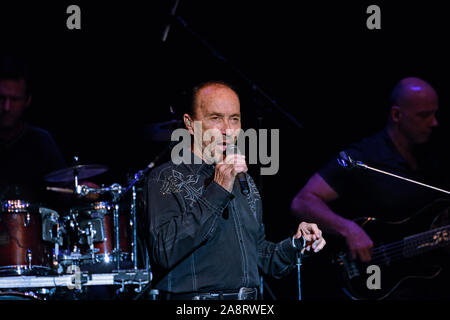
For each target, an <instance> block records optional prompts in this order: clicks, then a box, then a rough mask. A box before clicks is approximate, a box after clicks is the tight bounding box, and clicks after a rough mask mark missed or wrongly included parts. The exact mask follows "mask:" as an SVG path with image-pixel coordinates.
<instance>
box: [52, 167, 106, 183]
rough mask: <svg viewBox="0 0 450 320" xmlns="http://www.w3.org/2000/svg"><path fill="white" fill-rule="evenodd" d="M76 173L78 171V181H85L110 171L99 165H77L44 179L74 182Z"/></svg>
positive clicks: (57, 171) (55, 172) (54, 172)
mask: <svg viewBox="0 0 450 320" xmlns="http://www.w3.org/2000/svg"><path fill="white" fill-rule="evenodd" d="M75 171H77V174H78V180H83V179H87V178H91V177H94V176H97V175H99V174H102V173H104V172H106V171H108V167H107V166H103V165H99V164H84V165H77V166H74V167H69V168H64V169H60V170H56V171H53V172H50V173H49V174H47V175H46V176H45V177H44V180H45V181H47V182H72V181H73V180H74V178H75V177H74V173H75Z"/></svg>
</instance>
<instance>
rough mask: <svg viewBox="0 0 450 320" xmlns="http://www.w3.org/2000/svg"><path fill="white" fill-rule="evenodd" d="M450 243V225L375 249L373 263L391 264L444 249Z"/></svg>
mask: <svg viewBox="0 0 450 320" xmlns="http://www.w3.org/2000/svg"><path fill="white" fill-rule="evenodd" d="M449 241H450V225H447V226H443V227H440V228H436V229H433V230H429V231H426V232H422V233H418V234H415V235H412V236H409V237H406V238H403V240H401V241H398V242H393V243H389V244H387V245H383V246H380V247H377V248H374V255H373V257H372V258H373V262H376V263H380V264H389V263H390V262H392V261H393V260H398V259H401V258H408V257H413V256H417V255H421V254H423V253H426V252H428V251H431V250H434V249H437V248H441V247H444V246H446V245H448V244H449Z"/></svg>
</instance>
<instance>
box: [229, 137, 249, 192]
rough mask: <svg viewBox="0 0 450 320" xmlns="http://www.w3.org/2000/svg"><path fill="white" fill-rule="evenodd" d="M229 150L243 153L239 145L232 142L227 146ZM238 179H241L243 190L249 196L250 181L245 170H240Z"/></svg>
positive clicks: (240, 183)
mask: <svg viewBox="0 0 450 320" xmlns="http://www.w3.org/2000/svg"><path fill="white" fill-rule="evenodd" d="M227 149H228V150H227V151H228V152H229V153H230V154H241V153H240V151H239V148H238V146H237V145H235V144H230V145H228V146H227ZM236 179H238V181H239V185H240V187H241V192H242V194H243V195H244V196H247V195H249V194H250V189H249V187H248V182H247V176H246V175H245V173H244V172H239V173H238V174H237V176H236Z"/></svg>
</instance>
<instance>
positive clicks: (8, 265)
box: [0, 200, 52, 275]
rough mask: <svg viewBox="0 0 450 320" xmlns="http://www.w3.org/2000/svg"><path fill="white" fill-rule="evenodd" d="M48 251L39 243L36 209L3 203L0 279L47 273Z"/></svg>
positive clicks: (47, 246)
mask: <svg viewBox="0 0 450 320" xmlns="http://www.w3.org/2000/svg"><path fill="white" fill-rule="evenodd" d="M51 258H52V248H51V245H50V243H46V242H44V241H43V236H42V218H41V214H40V213H39V208H38V207H36V206H34V205H32V204H31V203H29V202H26V201H22V200H6V201H2V202H1V208H0V275H22V274H33V275H35V274H48V273H51V271H52V269H51Z"/></svg>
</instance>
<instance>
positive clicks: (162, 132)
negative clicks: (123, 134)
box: [144, 120, 183, 142]
mask: <svg viewBox="0 0 450 320" xmlns="http://www.w3.org/2000/svg"><path fill="white" fill-rule="evenodd" d="M182 124H183V121H181V120H170V121H166V122H156V123H152V124H150V125H148V126H147V127H146V128H145V129H144V130H145V132H144V134H145V135H146V136H147V138H149V139H150V140H152V141H155V142H167V141H170V140H171V136H172V132H173V131H174V130H175V129H177V128H180V127H181V125H182Z"/></svg>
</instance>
